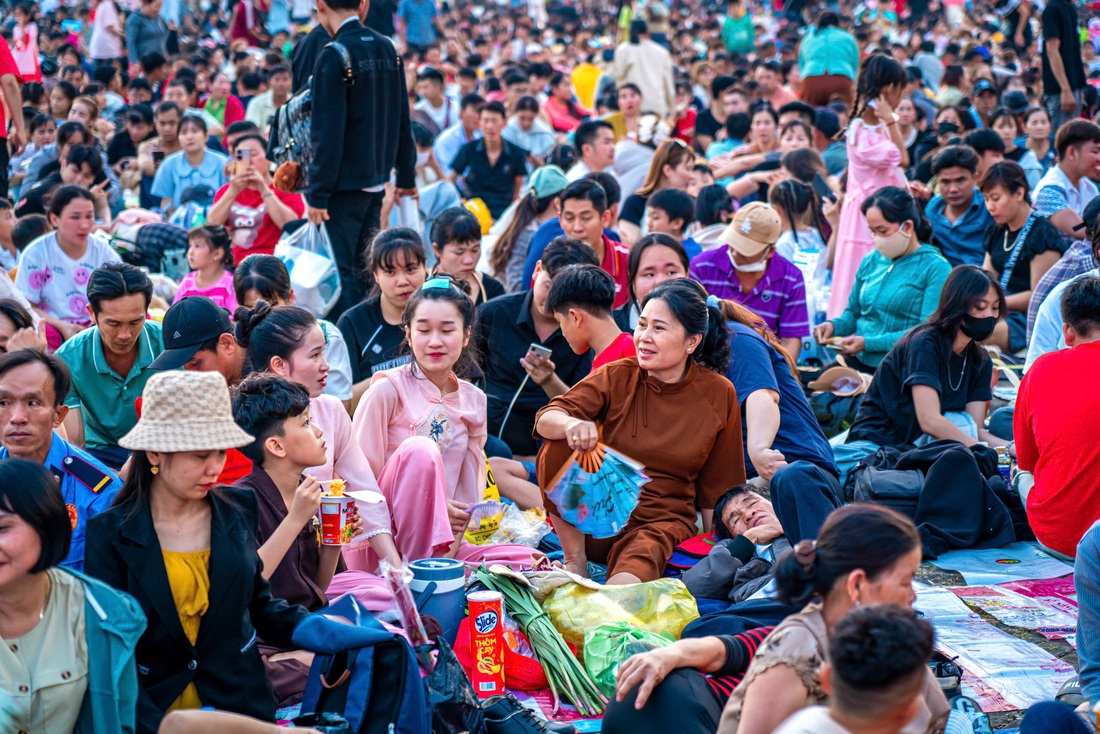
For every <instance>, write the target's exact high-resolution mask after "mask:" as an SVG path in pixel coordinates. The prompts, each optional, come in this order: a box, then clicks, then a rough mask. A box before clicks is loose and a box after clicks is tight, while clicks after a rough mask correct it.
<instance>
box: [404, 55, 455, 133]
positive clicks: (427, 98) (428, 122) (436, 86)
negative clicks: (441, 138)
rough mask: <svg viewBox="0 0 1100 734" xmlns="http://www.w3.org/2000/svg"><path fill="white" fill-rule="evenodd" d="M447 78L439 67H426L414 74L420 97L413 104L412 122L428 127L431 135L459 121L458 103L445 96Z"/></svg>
mask: <svg viewBox="0 0 1100 734" xmlns="http://www.w3.org/2000/svg"><path fill="white" fill-rule="evenodd" d="M446 91H447V78H446V77H444V76H443V72H442V71H440V70H439V69H433V68H431V67H428V68H426V69H424V70H423V71H421V72H420V73H419V74H417V75H416V93H417V94H418V95H420V99H419V100H417V102H416V104H415V105H413V116H412V120H413V122H419V123H420V124H421V125H423V126H424V127H426V128H427V129H428V132H430V133H431V134H432V137H436V136H438V135H439V134H440V133H441V132H443V131H444V130H446V129H447V128H449V127H451V126H452V125H456V124H458V122H459V109H458V105H456V104H455V103H454V101H453V100H452V99H451V98H450V97H448V96H447V94H446Z"/></svg>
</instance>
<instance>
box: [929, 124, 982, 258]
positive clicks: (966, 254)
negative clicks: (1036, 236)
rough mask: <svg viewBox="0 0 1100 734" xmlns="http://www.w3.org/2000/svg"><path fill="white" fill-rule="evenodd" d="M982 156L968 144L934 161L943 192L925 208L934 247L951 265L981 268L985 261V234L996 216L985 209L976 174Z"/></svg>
mask: <svg viewBox="0 0 1100 734" xmlns="http://www.w3.org/2000/svg"><path fill="white" fill-rule="evenodd" d="M977 169H978V154H977V153H975V152H974V149H973V148H970V147H967V146H965V145H949V146H947V147H946V148H943V149H942V150H940V152H938V153H936V155H935V157H934V158H933V159H932V174H933V175H934V176H937V177H938V180H939V188H940V193H939V194H937V195H936V196H934V197H932V200H931V201H929V202H928V206H926V207H925V209H924V214H925V216H927V217H928V221H929V222H930V223H931V224H932V244H934V245H936V246H937V247H939V248H940V252H942V253H943V256H944V257H945V258H947V261H948V262H949V263H951V266H952V267H954V266H956V265H977V266H979V267H981V265H982V263H983V262H984V261H985V247H984V245H983V242H984V238H985V232H986V230H987V229H989V228H990V227H992V226H993V217H992V216H990V214H989V211H988V210H987V209H986V208H985V197H983V196H982V192H981V191H979V190H978V187H977V183H976V179H975V175H974V174H975V172H976V171H977Z"/></svg>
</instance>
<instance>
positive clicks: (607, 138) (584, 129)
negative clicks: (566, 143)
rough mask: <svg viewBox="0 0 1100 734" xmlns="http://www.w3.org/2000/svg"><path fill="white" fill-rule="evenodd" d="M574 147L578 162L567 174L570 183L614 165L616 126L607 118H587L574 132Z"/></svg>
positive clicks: (566, 178) (566, 177)
mask: <svg viewBox="0 0 1100 734" xmlns="http://www.w3.org/2000/svg"><path fill="white" fill-rule="evenodd" d="M573 147H574V148H575V149H576V150H577V162H576V163H574V164H573V165H572V166H571V167H570V168H569V170H568V171H567V172H566V174H565V180H567V181H569V182H570V183H572V182H573V181H580V180H581V179H582V178H584V177H585V176H587V175H588V174H589V173H593V172H597V173H598V172H599V171H606V170H607V169H609V168H611V166H612V165H614V163H615V128H613V127H612V126H611V123H610V122H608V121H607V120H585V121H584V122H582V123H581V124H580V125H578V126H577V130H576V132H574V133H573Z"/></svg>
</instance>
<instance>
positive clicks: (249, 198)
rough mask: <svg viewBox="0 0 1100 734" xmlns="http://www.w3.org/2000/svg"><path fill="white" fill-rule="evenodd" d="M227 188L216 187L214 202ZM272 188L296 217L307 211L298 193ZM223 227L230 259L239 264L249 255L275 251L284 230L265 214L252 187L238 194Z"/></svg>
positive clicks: (226, 186)
mask: <svg viewBox="0 0 1100 734" xmlns="http://www.w3.org/2000/svg"><path fill="white" fill-rule="evenodd" d="M227 191H229V184H226V185H225V186H222V187H221V188H220V189H218V193H216V194H215V195H214V201H219V200H220V199H221V198H222V197H223V196H225V193H226V192H227ZM274 191H275V196H277V197H279V201H281V202H283V203H284V204H286V205H287V206H288V207H290V208H291V209H292V210H293V211H294V213H295V214H297V215H298V216H299V217H300V216H302V214H303V213H304V212H305V210H306V202H305V199H303V198H302V195H301V194H288V193H286V192H285V191H278V190H274ZM225 228H226V229H228V230H229V236H230V237H232V238H233V260H234V262H238V263H239V262H240V261H241V260H243V259H245V258H246V257H248V256H249V255H271V254H274V252H275V245H276V243H278V241H279V237H280V236H281V235H282V233H283V230H282V228H281V227H278V226H277V225H276V224H275V222H273V221H271V217H270V216H268V214H267V203H266V202H264V199H263V197H262V196H261V195H260V192H259V191H256V190H255V189H245V190H244V191H242V192H241V193H239V194H237V198H236V199H234V200H233V205H232V207H231V208H230V209H229V219H227V220H226V221H225Z"/></svg>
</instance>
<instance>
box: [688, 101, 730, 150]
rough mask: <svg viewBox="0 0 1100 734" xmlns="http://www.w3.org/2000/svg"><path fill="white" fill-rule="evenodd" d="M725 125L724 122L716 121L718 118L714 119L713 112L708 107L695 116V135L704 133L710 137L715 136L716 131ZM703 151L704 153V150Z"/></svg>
mask: <svg viewBox="0 0 1100 734" xmlns="http://www.w3.org/2000/svg"><path fill="white" fill-rule="evenodd" d="M725 126H726V125H725V123H722V122H718V120H716V119H715V117H714V113H713V112H711V110H710V108H709V107H708V108H707V109H705V110H703V111H702V112H700V113H699V114H698V115H696V116H695V134H696V135H697V136H698V135H706V136H707V137H711V138H713V137H716V136H717V135H718V131H719V130H721V129H722V128H723V127H725ZM703 152H704V153H705V152H706V151H703Z"/></svg>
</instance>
